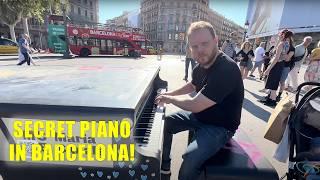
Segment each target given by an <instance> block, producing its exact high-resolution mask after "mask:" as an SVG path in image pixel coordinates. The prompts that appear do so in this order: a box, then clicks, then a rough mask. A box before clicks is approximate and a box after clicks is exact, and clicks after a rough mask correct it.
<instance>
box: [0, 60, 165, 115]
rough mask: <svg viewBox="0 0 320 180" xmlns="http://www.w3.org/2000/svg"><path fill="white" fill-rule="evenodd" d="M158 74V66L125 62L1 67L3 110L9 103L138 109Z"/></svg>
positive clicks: (0, 104)
mask: <svg viewBox="0 0 320 180" xmlns="http://www.w3.org/2000/svg"><path fill="white" fill-rule="evenodd" d="M120 61H121V62H120ZM79 64H80V63H79ZM87 64H88V63H87ZM158 72H159V66H158V65H156V64H151V63H145V62H144V63H141V61H140V63H139V61H133V60H130V61H129V60H128V61H126V60H123V59H121V60H117V61H112V60H110V61H109V60H108V62H107V63H106V62H103V64H101V65H77V66H72V67H71V66H67V65H61V66H36V67H35V66H31V67H8V66H6V67H0V108H1V106H5V104H4V103H9V104H35V105H55V106H84V107H102V108H124V109H135V108H136V107H137V105H138V103H139V100H140V99H141V98H143V96H145V92H146V91H147V89H148V87H150V86H152V82H153V80H154V78H155V77H156V75H157V73H158Z"/></svg>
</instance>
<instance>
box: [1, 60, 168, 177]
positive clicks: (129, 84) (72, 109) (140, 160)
mask: <svg viewBox="0 0 320 180" xmlns="http://www.w3.org/2000/svg"><path fill="white" fill-rule="evenodd" d="M159 71H160V68H159V66H157V65H154V64H147V65H141V64H139V63H137V62H136V63H134V62H132V61H130V62H129V61H126V62H125V63H123V62H119V61H118V62H110V63H104V64H103V65H99V66H92V65H85V64H84V65H81V64H78V65H76V66H67V65H61V66H38V67H28V68H21V67H0V72H1V73H0V127H1V129H0V175H1V176H2V178H3V179H4V180H20V179H32V180H37V179H39V180H40V179H41V180H43V179H46V180H57V179H68V180H73V179H119V180H125V179H139V180H140V179H142V180H146V179H160V165H161V152H162V144H163V127H164V119H163V118H164V112H165V107H163V106H158V105H155V104H154V99H155V97H156V96H157V94H159V93H161V92H163V91H166V90H167V82H166V81H163V80H161V79H160V77H159ZM124 118H128V119H130V120H131V125H132V126H131V127H132V129H131V136H130V138H129V139H121V138H118V139H117V138H109V139H107V138H95V141H96V142H97V143H104V144H108V143H109V144H110V143H113V144H116V143H134V144H135V160H134V161H128V162H123V161H121V162H118V161H111V162H110V161H102V162H97V161H94V162H79V161H74V162H69V161H65V162H32V161H31V160H28V158H27V161H25V162H14V161H9V152H8V146H9V144H16V143H25V141H21V139H17V138H15V137H13V134H12V131H13V128H12V123H13V121H14V120H16V119H19V120H39V119H40V120H76V121H77V122H78V121H80V120H92V121H94V120H95V121H98V120H102V119H103V120H106V121H107V120H118V121H120V120H122V119H124ZM26 141H29V142H27V143H62V144H68V142H65V141H62V140H61V141H60V142H55V141H53V140H51V141H49V140H48V139H47V140H43V139H36V138H35V139H31V140H30V139H27V140H26ZM80 143H83V142H80Z"/></svg>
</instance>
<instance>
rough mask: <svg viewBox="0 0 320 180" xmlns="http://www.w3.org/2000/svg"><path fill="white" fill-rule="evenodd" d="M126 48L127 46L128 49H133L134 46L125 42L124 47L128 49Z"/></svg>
mask: <svg viewBox="0 0 320 180" xmlns="http://www.w3.org/2000/svg"><path fill="white" fill-rule="evenodd" d="M126 46H127V48H133V46H132V44H131V43H130V42H128V41H124V45H123V47H126Z"/></svg>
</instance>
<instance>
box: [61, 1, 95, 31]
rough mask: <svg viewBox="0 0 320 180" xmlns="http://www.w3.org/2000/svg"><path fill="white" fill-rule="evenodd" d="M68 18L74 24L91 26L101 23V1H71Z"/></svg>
mask: <svg viewBox="0 0 320 180" xmlns="http://www.w3.org/2000/svg"><path fill="white" fill-rule="evenodd" d="M69 3H70V4H69V6H68V12H67V14H68V16H69V17H70V19H71V22H72V23H73V24H79V25H85V24H86V25H91V24H97V23H98V22H99V0H70V1H69Z"/></svg>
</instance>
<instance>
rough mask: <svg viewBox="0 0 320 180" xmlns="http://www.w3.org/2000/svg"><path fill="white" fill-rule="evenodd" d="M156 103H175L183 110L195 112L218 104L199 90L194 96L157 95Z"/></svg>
mask: <svg viewBox="0 0 320 180" xmlns="http://www.w3.org/2000/svg"><path fill="white" fill-rule="evenodd" d="M156 103H157V104H160V103H166V104H173V105H175V106H177V107H179V108H181V109H183V110H186V111H191V112H193V113H198V112H201V111H203V110H205V109H207V108H209V107H211V106H213V105H215V104H216V102H214V101H212V100H211V99H209V98H207V97H206V96H204V95H203V94H201V92H199V93H198V94H197V95H196V96H195V97H193V98H181V97H174V96H167V95H161V96H159V97H157V99H156Z"/></svg>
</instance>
